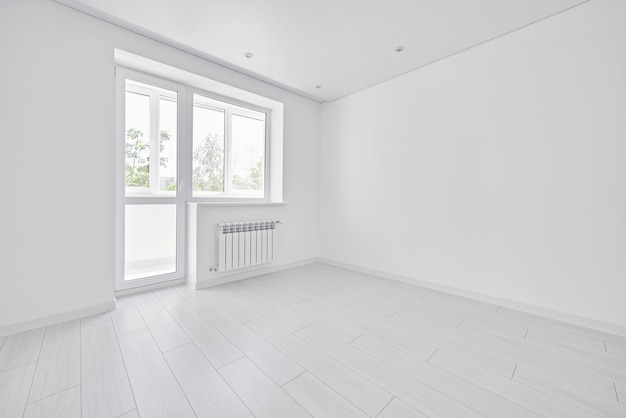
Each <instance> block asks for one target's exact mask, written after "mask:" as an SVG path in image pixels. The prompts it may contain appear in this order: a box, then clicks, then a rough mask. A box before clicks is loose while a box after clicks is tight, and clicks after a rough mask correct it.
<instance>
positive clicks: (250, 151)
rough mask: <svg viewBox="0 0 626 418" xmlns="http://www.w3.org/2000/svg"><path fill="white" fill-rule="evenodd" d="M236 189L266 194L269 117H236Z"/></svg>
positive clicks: (233, 186)
mask: <svg viewBox="0 0 626 418" xmlns="http://www.w3.org/2000/svg"><path fill="white" fill-rule="evenodd" d="M231 159H232V170H233V176H232V182H233V183H232V193H233V194H245V195H250V196H254V197H262V196H263V178H264V173H265V121H264V120H258V119H253V118H249V117H245V116H240V115H233V120H232V148H231Z"/></svg>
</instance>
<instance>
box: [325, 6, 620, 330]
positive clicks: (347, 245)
mask: <svg viewBox="0 0 626 418" xmlns="http://www.w3.org/2000/svg"><path fill="white" fill-rule="evenodd" d="M624 22H626V2H624V1H622V0H592V1H591V2H589V3H586V4H584V5H582V6H580V7H577V8H575V9H573V10H570V11H568V12H565V13H562V14H560V15H557V16H555V17H552V18H549V19H547V20H544V21H542V22H539V23H537V24H534V25H531V26H529V27H527V28H524V29H522V30H519V31H516V32H514V33H511V34H509V35H506V36H503V37H501V38H499V39H496V40H494V41H492V42H489V43H486V44H483V45H481V46H478V47H475V48H473V49H471V50H468V51H466V52H463V53H461V54H458V55H455V56H453V57H451V58H448V59H445V60H443V61H440V62H438V63H435V64H432V65H430V66H428V67H425V68H423V69H420V70H417V71H414V72H411V73H408V74H405V75H404V76H401V77H398V78H396V79H393V80H390V81H388V82H385V83H382V84H379V85H377V86H375V87H372V88H369V89H367V90H365V91H362V92H359V93H357V94H354V95H351V96H349V97H346V98H344V99H341V100H338V101H335V102H332V103H329V104H325V105H324V106H323V111H322V126H323V131H322V154H321V162H322V164H321V190H322V195H321V199H322V200H321V208H322V209H321V221H322V237H323V240H322V243H321V244H322V245H321V255H322V256H323V257H325V258H328V259H331V260H335V261H339V262H342V263H347V264H352V265H357V266H361V267H365V268H368V269H373V270H378V271H382V272H387V273H390V274H396V275H400V276H405V277H408V278H413V279H415V280H416V281H417V280H425V281H429V282H431V283H434V284H436V285H438V286H447V287H452V288H457V289H460V290H463V291H467V292H468V293H473V294H476V293H479V294H482V295H488V296H493V297H496V298H503V299H506V300H509V301H513V302H519V303H522V304H529V305H533V306H536V307H539V308H546V309H549V310H554V311H558V312H563V313H566V314H574V315H578V316H582V317H585V318H588V319H593V320H598V321H603V322H606V323H609V324H613V325H618V326H626V303H624V295H626V280H625V278H626V76H625V74H626V25H625V24H624Z"/></svg>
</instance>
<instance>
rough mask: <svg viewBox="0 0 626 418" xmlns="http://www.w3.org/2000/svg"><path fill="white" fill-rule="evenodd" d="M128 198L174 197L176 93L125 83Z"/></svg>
mask: <svg viewBox="0 0 626 418" xmlns="http://www.w3.org/2000/svg"><path fill="white" fill-rule="evenodd" d="M125 96H126V97H125V100H126V103H125V112H124V113H125V129H124V133H125V162H124V173H125V185H126V195H128V196H133V195H135V196H137V195H145V194H152V195H159V194H160V195H173V194H174V193H173V192H174V191H176V178H177V174H176V167H177V161H176V159H177V151H176V149H177V143H178V138H177V131H178V123H177V108H178V106H177V93H176V92H174V91H170V90H166V89H162V88H158V87H155V86H151V85H147V84H144V83H140V82H138V81H134V80H130V79H127V80H126V92H125Z"/></svg>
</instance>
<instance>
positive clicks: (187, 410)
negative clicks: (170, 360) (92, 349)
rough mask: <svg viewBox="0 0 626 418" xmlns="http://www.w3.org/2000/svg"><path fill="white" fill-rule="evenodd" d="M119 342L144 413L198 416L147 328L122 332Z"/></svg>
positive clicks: (135, 393) (140, 408)
mask: <svg viewBox="0 0 626 418" xmlns="http://www.w3.org/2000/svg"><path fill="white" fill-rule="evenodd" d="M119 341H120V348H121V350H122V354H123V355H124V360H125V364H126V367H127V370H128V377H129V380H130V383H131V386H132V389H133V394H134V396H135V401H136V402H137V411H138V412H139V415H140V416H146V417H152V416H155V417H156V416H158V417H172V418H175V417H195V416H196V414H195V413H194V411H193V409H192V408H191V406H190V405H189V402H188V401H187V398H186V397H185V395H184V393H183V391H182V389H181V388H180V386H179V385H178V382H177V381H176V379H175V378H174V375H173V374H172V372H171V370H170V368H169V366H168V365H167V362H166V361H165V359H164V358H163V355H162V353H161V351H159V348H158V346H157V344H156V342H155V341H154V339H153V338H152V336H151V335H150V333H149V332H148V331H147V330H140V331H136V332H133V333H131V334H126V335H122V336H120V337H119ZM131 409H133V408H131Z"/></svg>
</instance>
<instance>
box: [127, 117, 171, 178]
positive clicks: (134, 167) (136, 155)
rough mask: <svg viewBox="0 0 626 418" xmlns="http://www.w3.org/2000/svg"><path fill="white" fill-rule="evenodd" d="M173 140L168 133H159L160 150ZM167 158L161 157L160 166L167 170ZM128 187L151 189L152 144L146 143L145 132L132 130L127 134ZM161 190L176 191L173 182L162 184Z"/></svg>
mask: <svg viewBox="0 0 626 418" xmlns="http://www.w3.org/2000/svg"><path fill="white" fill-rule="evenodd" d="M170 139H171V135H170V133H169V132H168V131H161V132H160V133H159V149H160V151H161V153H162V152H163V150H164V149H165V143H166V142H167V141H169V140H170ZM167 163H168V161H167V157H161V158H160V161H159V165H160V166H161V167H163V168H167ZM126 186H127V187H145V188H148V187H150V144H148V143H147V142H145V141H144V139H143V132H142V131H141V130H139V129H134V128H130V129H128V131H127V132H126ZM161 190H176V183H175V182H173V181H171V180H170V181H169V182H164V184H161Z"/></svg>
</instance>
